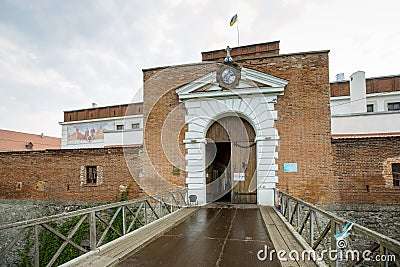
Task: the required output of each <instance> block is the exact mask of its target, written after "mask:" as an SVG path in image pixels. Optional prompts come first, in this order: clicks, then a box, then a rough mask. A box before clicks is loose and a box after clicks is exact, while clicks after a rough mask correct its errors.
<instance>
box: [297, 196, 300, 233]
mask: <svg viewBox="0 0 400 267" xmlns="http://www.w3.org/2000/svg"><path fill="white" fill-rule="evenodd" d="M296 212H297V228H299V227H300V203H299V202H297V211H296Z"/></svg>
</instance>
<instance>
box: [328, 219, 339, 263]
mask: <svg viewBox="0 0 400 267" xmlns="http://www.w3.org/2000/svg"><path fill="white" fill-rule="evenodd" d="M330 223H331V252H332V251H333V250H335V251H337V244H336V238H335V234H336V230H337V224H336V222H335V221H334V220H331V222H330ZM330 255H332V254H331V253H330ZM338 264H339V262H338V259H337V258H336V260H331V261H330V266H331V267H337V266H338Z"/></svg>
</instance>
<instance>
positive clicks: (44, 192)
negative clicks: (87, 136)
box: [0, 147, 143, 202]
mask: <svg viewBox="0 0 400 267" xmlns="http://www.w3.org/2000/svg"><path fill="white" fill-rule="evenodd" d="M141 150H142V148H141V147H136V148H125V152H126V153H127V154H128V157H129V160H130V162H131V171H132V175H133V176H139V175H140V168H141V160H140V153H141ZM82 166H101V167H102V172H103V174H102V183H101V184H100V185H97V186H89V185H81V180H80V174H81V167H82ZM132 175H131V173H130V172H129V170H128V168H127V165H126V162H125V158H124V149H123V148H95V149H94V148H93V149H68V150H67V149H63V150H47V151H40V152H5V153H0V199H24V200H77V201H86V202H109V201H115V200H117V199H118V197H119V196H120V195H121V192H120V188H119V187H120V185H126V186H129V187H130V188H129V191H128V192H129V194H128V198H130V199H132V198H137V197H140V196H142V195H143V194H142V191H141V190H140V188H139V187H138V186H137V184H136V183H135V181H134V179H133V178H132Z"/></svg>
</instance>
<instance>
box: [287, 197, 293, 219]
mask: <svg viewBox="0 0 400 267" xmlns="http://www.w3.org/2000/svg"><path fill="white" fill-rule="evenodd" d="M286 206H287V209H288V212H287V213H288V214H287V216H288V217H287V220H288V222H289V223H290V218H291V213H292V200H291V199H290V197H288V199H287V202H286Z"/></svg>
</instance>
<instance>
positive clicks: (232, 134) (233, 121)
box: [206, 116, 257, 203]
mask: <svg viewBox="0 0 400 267" xmlns="http://www.w3.org/2000/svg"><path fill="white" fill-rule="evenodd" d="M255 136H256V134H255V131H254V129H253V127H252V126H251V125H250V123H249V122H248V121H247V120H245V119H243V118H241V117H238V116H227V117H224V118H222V119H219V120H218V121H216V122H214V123H213V124H212V125H211V126H210V127H209V129H208V131H207V134H206V138H207V144H206V163H207V168H206V184H207V186H206V188H207V191H206V198H207V202H212V201H224V202H231V203H257V176H256V145H255Z"/></svg>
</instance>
